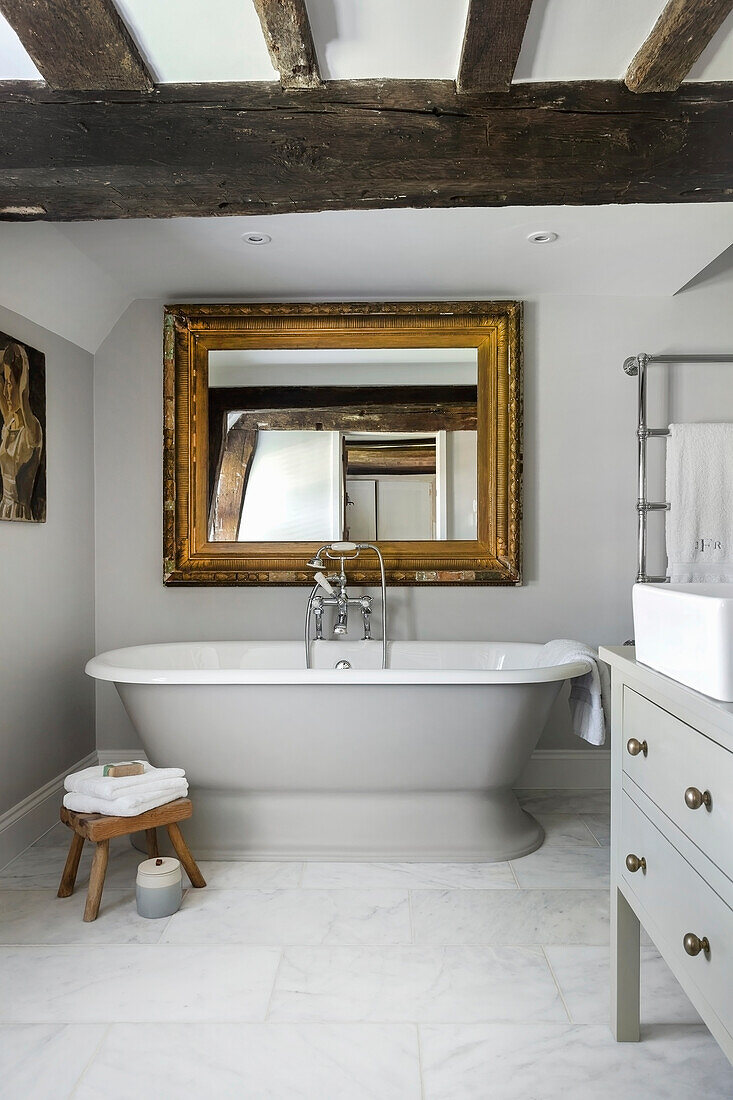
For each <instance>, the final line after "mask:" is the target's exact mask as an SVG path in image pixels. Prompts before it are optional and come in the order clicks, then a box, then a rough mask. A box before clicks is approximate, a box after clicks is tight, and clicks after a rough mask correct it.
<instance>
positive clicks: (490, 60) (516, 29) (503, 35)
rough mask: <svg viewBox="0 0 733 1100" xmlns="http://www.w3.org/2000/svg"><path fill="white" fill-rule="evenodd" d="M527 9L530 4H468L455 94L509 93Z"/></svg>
mask: <svg viewBox="0 0 733 1100" xmlns="http://www.w3.org/2000/svg"><path fill="white" fill-rule="evenodd" d="M531 7H532V0H469V4H468V15H467V16H466V30H465V33H464V36H463V49H462V50H461V63H460V65H459V67H458V77H457V79H456V84H457V87H458V91H459V92H479V91H485V92H489V91H507V90H508V89H509V85H510V84H511V82H512V77H513V76H514V70H515V68H516V67H517V59H518V57H519V51H520V50H521V48H522V39H523V38H524V30H525V27H526V26H527V20H528V19H529V12H530V8H531Z"/></svg>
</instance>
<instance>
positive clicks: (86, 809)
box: [64, 779, 188, 817]
mask: <svg viewBox="0 0 733 1100" xmlns="http://www.w3.org/2000/svg"><path fill="white" fill-rule="evenodd" d="M187 794H188V783H187V782H186V780H185V779H179V780H178V787H177V788H175V790H174V789H172V788H165V789H162V790H161V788H157V790H155V791H153V790H151V791H146V792H144V793H143V794H142V795H133V794H129V795H120V796H118V797H117V798H98V797H95V796H94V795H89V794H79V793H78V792H76V791H69V792H67V793H66V794H65V795H64V806H66V809H67V810H75V811H76V812H77V813H81V814H109V815H110V816H111V817H137V815H138V814H144V813H145V811H146V810H153V809H154V808H155V807H156V806H163V805H164V804H165V803H166V802H173V801H174V800H175V799H176V798H185V796H186V795H187Z"/></svg>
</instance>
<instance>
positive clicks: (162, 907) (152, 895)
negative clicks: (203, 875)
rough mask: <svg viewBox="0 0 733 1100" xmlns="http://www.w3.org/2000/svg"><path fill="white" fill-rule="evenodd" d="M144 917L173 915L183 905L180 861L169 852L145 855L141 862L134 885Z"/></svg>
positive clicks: (152, 917) (141, 913)
mask: <svg viewBox="0 0 733 1100" xmlns="http://www.w3.org/2000/svg"><path fill="white" fill-rule="evenodd" d="M135 894H136V898H137V911H138V913H139V914H140V916H141V917H148V918H151V919H157V918H159V917H172V916H173V914H174V913H177V912H178V910H179V909H180V907H181V897H182V887H181V865H180V863H179V862H178V860H177V859H172V858H171V857H170V856H160V857H158V858H157V859H146V860H145V861H144V862H143V863H141V864H140V865H139V866H138V869H137V883H136V887H135Z"/></svg>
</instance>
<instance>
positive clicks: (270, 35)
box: [254, 0, 321, 89]
mask: <svg viewBox="0 0 733 1100" xmlns="http://www.w3.org/2000/svg"><path fill="white" fill-rule="evenodd" d="M254 6H255V8H256V9H257V14H258V15H259V17H260V23H261V24H262V32H263V34H264V36H265V41H266V42H267V48H268V50H269V51H270V57H271V58H272V63H273V65H274V66H275V68H276V69H277V71H278V72H279V73H280V83H281V84H282V86H283V88H290V89H297V88H317V87H319V85H320V83H321V75H320V73H319V71H318V59H317V57H316V49H315V46H314V45H313V34H312V33H311V26H310V20H309V19H308V12H307V10H306V6H305V0H254Z"/></svg>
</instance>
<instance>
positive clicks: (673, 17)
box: [626, 0, 733, 92]
mask: <svg viewBox="0 0 733 1100" xmlns="http://www.w3.org/2000/svg"><path fill="white" fill-rule="evenodd" d="M731 11H733V0H669V3H668V4H667V6H666V7H665V9H664V11H663V12H662V14H661V15H660V16H659V19H657V21H656V23H655V24H654V27H653V28H652V31H651V33H650V35H649V37H648V38H647V40H646V42H644V44H643V46H642V47H641V49H640V50H639V52H638V53H637V55H636V57H635V58H634V60H633V61H632V62H631V64H630V65H629V68H628V70H627V73H626V86H627V88H630V89H631V90H632V91H633V92H674V91H676V90H677V88H679V86H680V84H681V83H682V81H683V80H684V79H685V77H686V76H687V74H688V73H689V71H690V69H691V68H692V66H693V65H694V64H695V62H696V61H697V59H698V57H699V56H700V54H701V53H702V51H703V50H704V49H705V47H706V46H707V44H708V42H709V41H710V39H711V38H712V37H713V35H714V34H715V32H716V31H717V30H718V28H719V27H720V26H721V24H722V23H723V20H724V19H725V18H726V17H727V16H728V15H729V14H730V12H731Z"/></svg>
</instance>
